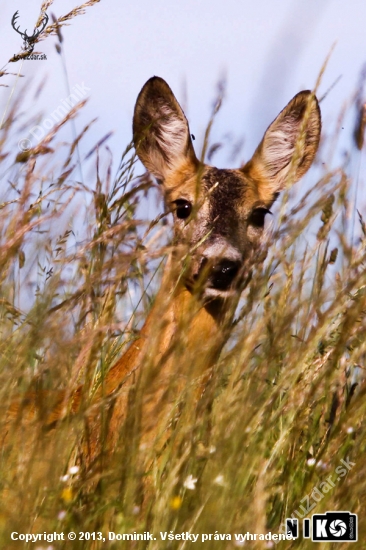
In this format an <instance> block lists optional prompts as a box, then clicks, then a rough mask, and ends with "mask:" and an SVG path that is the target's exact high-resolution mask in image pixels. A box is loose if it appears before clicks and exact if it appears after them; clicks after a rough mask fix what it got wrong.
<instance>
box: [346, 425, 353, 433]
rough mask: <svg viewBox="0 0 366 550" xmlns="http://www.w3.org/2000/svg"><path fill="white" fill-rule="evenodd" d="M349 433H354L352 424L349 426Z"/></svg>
mask: <svg viewBox="0 0 366 550" xmlns="http://www.w3.org/2000/svg"><path fill="white" fill-rule="evenodd" d="M347 433H348V434H352V433H353V428H352V426H350V427H349V428H347Z"/></svg>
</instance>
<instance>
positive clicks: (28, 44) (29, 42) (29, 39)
mask: <svg viewBox="0 0 366 550" xmlns="http://www.w3.org/2000/svg"><path fill="white" fill-rule="evenodd" d="M18 17H19V12H18V11H16V12H15V13H14V15H13V17H12V19H11V26H12V27H13V29H14V30H15V31H16V32H17V33H18V34H20V36H21V37H22V38H23V50H24V51H25V52H26V53H27V54H31V53H32V52H33V50H34V45H35V42H36V40H37V38H38V37H39V35H40V34H41V33H42V32H43V31H44V29H45V28H46V25H47V23H48V15H47V13H44V14H43V16H42V19H41V21H40V23H39V24H38V25H37V27H36V28H35V29H34V31H33V34H31V35H30V36H29V35H28V34H27V29H25V31H24V32H21V31H20V30H19V26H18V27H16V26H15V25H16V24H17V19H18Z"/></svg>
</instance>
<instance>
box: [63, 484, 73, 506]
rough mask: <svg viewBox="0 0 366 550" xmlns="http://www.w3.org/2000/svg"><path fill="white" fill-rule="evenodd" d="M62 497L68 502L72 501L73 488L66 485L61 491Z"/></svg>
mask: <svg viewBox="0 0 366 550" xmlns="http://www.w3.org/2000/svg"><path fill="white" fill-rule="evenodd" d="M61 498H62V500H63V501H64V502H66V503H68V502H71V501H72V499H73V494H72V490H71V488H70V487H66V489H64V490H63V491H62V493H61Z"/></svg>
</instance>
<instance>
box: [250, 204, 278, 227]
mask: <svg viewBox="0 0 366 550" xmlns="http://www.w3.org/2000/svg"><path fill="white" fill-rule="evenodd" d="M266 214H272V212H271V211H270V210H268V208H264V207H263V206H261V207H259V208H255V209H254V210H253V212H252V213H251V214H250V216H249V219H248V223H249V224H250V225H252V226H253V227H258V228H260V229H261V228H263V227H264V219H265V217H266Z"/></svg>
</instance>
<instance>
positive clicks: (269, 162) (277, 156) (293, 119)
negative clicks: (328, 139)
mask: <svg viewBox="0 0 366 550" xmlns="http://www.w3.org/2000/svg"><path fill="white" fill-rule="evenodd" d="M320 131H321V117H320V109H319V104H318V101H317V99H316V97H315V95H314V94H313V93H312V92H310V91H303V92H300V93H298V94H297V95H295V97H294V98H293V99H292V100H291V101H290V103H289V104H288V105H287V106H286V107H285V108H284V109H283V111H281V113H280V114H279V115H278V117H277V118H276V119H275V120H274V122H272V124H271V125H270V126H269V128H268V129H267V131H266V133H265V134H264V137H263V139H262V141H261V143H260V144H259V146H258V148H257V150H256V151H255V153H254V155H253V157H252V159H251V160H250V161H249V162H248V163H247V164H246V165H245V166H244V167H243V171H244V172H245V173H246V174H247V175H249V176H250V177H251V179H253V180H254V181H255V182H256V183H257V185H258V191H259V194H260V196H261V199H262V200H264V201H265V202H271V201H273V200H274V199H275V197H276V194H277V193H278V192H279V191H281V190H282V189H284V188H285V187H286V186H287V185H292V184H293V183H295V182H296V181H298V180H299V179H300V178H301V177H302V176H303V175H304V174H305V172H306V171H307V170H308V169H309V168H310V166H311V164H312V162H313V160H314V158H315V154H316V151H317V149H318V145H319V140H320Z"/></svg>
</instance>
